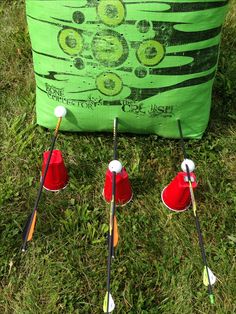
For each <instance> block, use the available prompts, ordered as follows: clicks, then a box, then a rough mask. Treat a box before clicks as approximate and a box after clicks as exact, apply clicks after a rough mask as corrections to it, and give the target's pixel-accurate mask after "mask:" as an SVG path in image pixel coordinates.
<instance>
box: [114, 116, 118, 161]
mask: <svg viewBox="0 0 236 314" xmlns="http://www.w3.org/2000/svg"><path fill="white" fill-rule="evenodd" d="M117 130H118V118H115V119H114V127H113V143H114V160H117Z"/></svg>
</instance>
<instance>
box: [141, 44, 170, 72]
mask: <svg viewBox="0 0 236 314" xmlns="http://www.w3.org/2000/svg"><path fill="white" fill-rule="evenodd" d="M164 54H165V50H164V47H163V45H162V44H161V43H159V42H158V41H156V40H152V39H151V40H146V41H144V42H142V43H141V44H140V46H139V48H138V50H137V58H138V60H139V62H140V63H141V64H143V65H147V66H154V65H157V64H158V63H159V62H160V61H161V60H162V59H163V57H164Z"/></svg>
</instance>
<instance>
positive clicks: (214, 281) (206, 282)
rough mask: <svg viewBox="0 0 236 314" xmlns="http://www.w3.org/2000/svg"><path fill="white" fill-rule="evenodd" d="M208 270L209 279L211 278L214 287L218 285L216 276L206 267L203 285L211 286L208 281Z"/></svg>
mask: <svg viewBox="0 0 236 314" xmlns="http://www.w3.org/2000/svg"><path fill="white" fill-rule="evenodd" d="M207 269H208V274H209V278H210V283H211V285H214V284H215V283H216V280H217V278H216V276H215V275H214V274H213V272H212V271H211V270H210V268H209V267H207V268H206V266H205V267H204V270H203V284H204V285H205V286H206V287H207V286H209V280H208V275H207Z"/></svg>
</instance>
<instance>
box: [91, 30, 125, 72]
mask: <svg viewBox="0 0 236 314" xmlns="http://www.w3.org/2000/svg"><path fill="white" fill-rule="evenodd" d="M92 51H93V55H94V58H95V59H96V60H97V61H98V62H100V63H101V64H102V65H104V66H106V67H116V66H119V65H121V64H122V63H123V62H124V61H125V60H126V59H127V57H128V52H129V49H128V44H127V42H126V40H125V39H124V37H123V36H122V35H120V34H119V33H117V32H115V31H112V30H110V29H109V30H104V31H101V32H98V33H97V34H96V35H95V36H94V38H93V41H92Z"/></svg>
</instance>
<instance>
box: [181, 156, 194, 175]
mask: <svg viewBox="0 0 236 314" xmlns="http://www.w3.org/2000/svg"><path fill="white" fill-rule="evenodd" d="M186 165H187V166H188V169H189V172H193V170H194V169H195V164H194V162H193V161H192V160H191V159H184V161H183V162H182V164H181V169H182V170H183V171H184V172H187V167H186Z"/></svg>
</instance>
